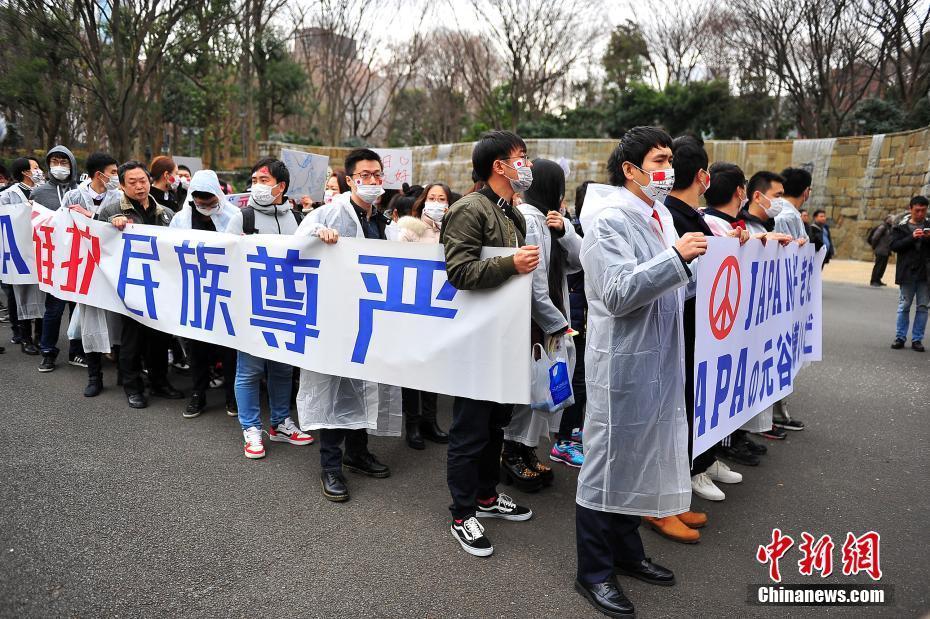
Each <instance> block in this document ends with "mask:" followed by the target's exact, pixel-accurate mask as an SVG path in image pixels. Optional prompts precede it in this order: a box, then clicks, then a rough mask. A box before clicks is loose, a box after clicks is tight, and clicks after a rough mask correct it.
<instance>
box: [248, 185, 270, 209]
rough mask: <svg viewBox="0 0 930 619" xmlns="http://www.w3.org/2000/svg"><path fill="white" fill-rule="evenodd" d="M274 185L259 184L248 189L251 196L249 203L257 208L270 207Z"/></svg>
mask: <svg viewBox="0 0 930 619" xmlns="http://www.w3.org/2000/svg"><path fill="white" fill-rule="evenodd" d="M273 189H274V185H262V184H261V183H256V184H254V185H252V188H251V189H249V193H250V194H251V198H250V199H251V201H252V202H254V203H255V204H256V205H258V206H271V205H272V204H274V200H275V197H274V193H273V192H272V190H273Z"/></svg>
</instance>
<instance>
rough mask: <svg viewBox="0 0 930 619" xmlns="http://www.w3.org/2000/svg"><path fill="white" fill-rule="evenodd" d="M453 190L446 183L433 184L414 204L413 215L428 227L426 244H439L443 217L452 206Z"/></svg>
mask: <svg viewBox="0 0 930 619" xmlns="http://www.w3.org/2000/svg"><path fill="white" fill-rule="evenodd" d="M451 196H452V190H450V189H449V186H448V185H446V184H444V183H432V184H430V185H427V186H426V188H425V189H424V190H423V191H422V193H420V195H419V197H417V199H416V201H415V202H414V203H413V209H412V212H411V215H412V216H413V217H414V218H415V219H419V220H420V221H421V222H422V223H423V224H425V225H426V233H425V234H426V237H425V238H426V239H427V241H426V242H429V243H438V242H439V228H440V226H441V225H442V217H443V215H445V214H446V211H447V210H449V207H450V206H452V200H451Z"/></svg>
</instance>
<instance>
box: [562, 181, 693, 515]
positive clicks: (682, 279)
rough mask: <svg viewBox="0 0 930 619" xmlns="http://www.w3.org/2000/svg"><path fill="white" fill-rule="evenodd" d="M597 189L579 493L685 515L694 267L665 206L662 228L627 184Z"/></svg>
mask: <svg viewBox="0 0 930 619" xmlns="http://www.w3.org/2000/svg"><path fill="white" fill-rule="evenodd" d="M589 191H590V189H589ZM590 195H592V194H590V193H589V196H590ZM595 195H600V197H601V198H602V199H604V200H606V203H604V204H601V205H599V207H600V208H598V209H597V211H598V212H597V213H596V215H595V216H594V217H593V218H591V219H588V220H587V225H586V226H585V227H584V231H585V236H584V240H583V242H582V249H581V263H582V266H583V267H584V271H585V293H586V294H587V297H588V326H587V349H586V351H585V354H586V356H585V364H586V372H585V382H586V388H587V395H588V401H587V411H586V415H585V426H584V443H585V462H584V466H583V467H582V469H581V473H580V474H579V477H578V491H577V495H576V501H577V502H578V504H579V505H582V506H584V507H588V508H590V509H595V510H599V511H606V512H615V513H621V514H632V515H643V516H656V517H664V516H669V515H673V514H679V513H682V512H684V511H687V510H688V507H689V505H690V502H691V479H690V474H689V471H690V466H689V463H688V424H687V420H686V418H685V396H684V341H683V331H682V322H681V321H682V318H681V311H682V310H681V308H682V294H681V290H680V289H681V288H682V287H683V286H685V285H686V284H688V283H689V280H690V279H691V276H690V274H689V271H688V269H687V268H686V267H685V265H684V264H683V263H682V261H681V259H680V258H679V256H678V254H677V252H676V251H675V250H674V248H673V247H672V246H671V244H670V241H671V240H672V239H673V238H674V236H675V235H673V234H672V232H671V231H670V230H669V227H670V226H671V218H670V217H669V218H668V221H666V218H665V216H664V215H665V213H664V212H663V211H664V210H665V209H664V208H663V209H659V208H658V207H656V209H657V211H659V216H660V218H661V219H662V220H663V222H662V228H663V230H664V235H663V232H662V231H659V229H658V224H657V223H656V222H655V221H654V220H652V219H651V213H652V209H651V208H650V207H649V206H648V205H646V204H645V203H644V202H643V201H642V200H640V199H639V198H638V197H636V196H635V195H634V194H632V193H631V192H629V191H628V190H626V189H622V188H621V189H615V190H614V191H613V192H607V191H605V192H601V193H600V194H598V193H597V192H595ZM588 207H589V204H588V203H587V200H586V202H585V212H587V211H588ZM593 210H595V209H592V211H593ZM583 225H584V222H583ZM672 230H674V228H673V227H672Z"/></svg>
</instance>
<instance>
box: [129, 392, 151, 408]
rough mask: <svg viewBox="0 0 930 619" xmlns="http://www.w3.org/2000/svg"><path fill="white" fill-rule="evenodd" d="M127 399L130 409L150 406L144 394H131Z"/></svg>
mask: <svg viewBox="0 0 930 619" xmlns="http://www.w3.org/2000/svg"><path fill="white" fill-rule="evenodd" d="M126 399H127V400H128V401H129V408H145V407H147V406H148V405H149V401H148V400H146V399H145V394H144V393H130V394H129V395H127V396H126Z"/></svg>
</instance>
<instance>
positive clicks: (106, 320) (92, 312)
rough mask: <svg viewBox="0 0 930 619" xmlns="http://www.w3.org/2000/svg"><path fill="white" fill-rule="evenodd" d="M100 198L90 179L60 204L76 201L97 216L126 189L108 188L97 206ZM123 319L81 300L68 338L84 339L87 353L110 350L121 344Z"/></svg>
mask: <svg viewBox="0 0 930 619" xmlns="http://www.w3.org/2000/svg"><path fill="white" fill-rule="evenodd" d="M97 197H98V194H97V192H95V191H94V190H93V189H92V188H91V186H90V179H87V180H85V181H84V182H82V183H81V184H80V185H78V187H77V188H76V189H72V190H71V191H69V192H68V193H66V194H65V196H64V198H63V199H62V201H61V204H62V206H65V207H67V206H71V205H72V204H77V205H79V206H82V207H84V208H85V209H86V210H87V211H88V212H90V213H91V214H92V215H96V214H97V213H99V212H100V211H101V210H103V209H105V208H107V207H108V206H110V205H111V204H113V203H114V202H119V201H120V200H121V199H122V198H123V192H122V191H120V190H119V189H111V190H107V191H105V192H104V194H103V200H102V201H101V202H100V204H99V205H95V204H94V199H95V198H97ZM122 320H123V318H122V316H120V315H119V314H117V313H115V312H108V311H107V310H105V309H102V308H99V307H93V306H92V305H84V304H83V303H79V304H78V306H77V309H75V310H74V312H73V313H72V314H71V322H70V323H69V324H68V339H72V340H81V346H82V347H83V349H84V352H85V353H89V352H101V353H108V352H110V351H111V349H112V347H113V346H118V345H119V343H120V339H119V338H120V332H121V330H122Z"/></svg>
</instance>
